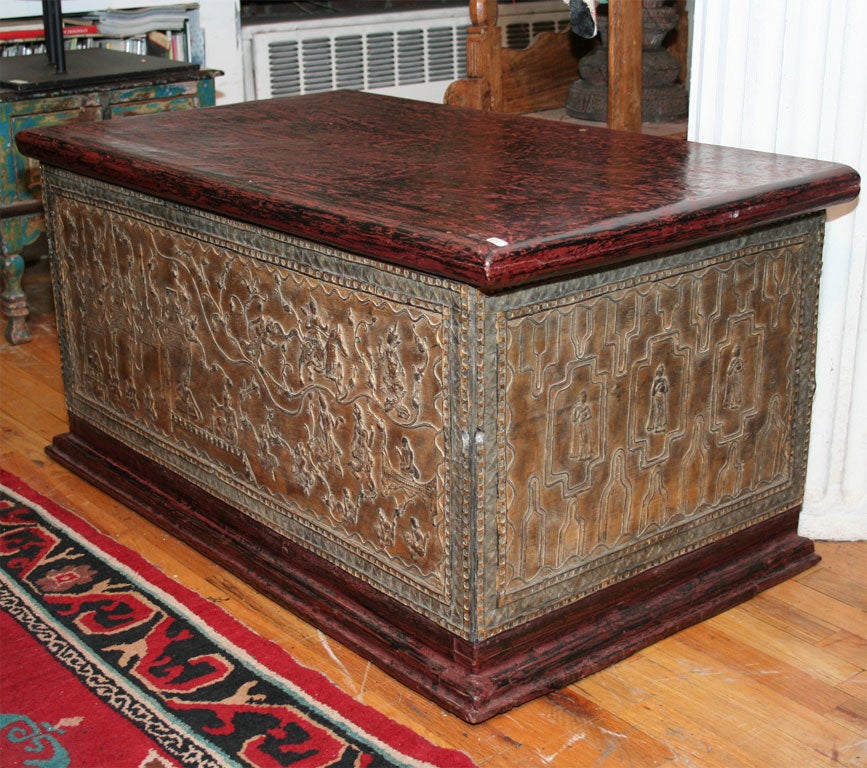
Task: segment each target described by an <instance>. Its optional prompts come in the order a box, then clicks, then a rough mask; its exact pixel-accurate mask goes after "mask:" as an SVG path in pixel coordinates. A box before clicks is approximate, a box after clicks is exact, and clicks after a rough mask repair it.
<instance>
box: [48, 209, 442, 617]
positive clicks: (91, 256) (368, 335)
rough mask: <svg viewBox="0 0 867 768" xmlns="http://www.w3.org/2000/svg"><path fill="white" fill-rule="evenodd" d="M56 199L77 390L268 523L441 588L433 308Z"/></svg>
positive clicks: (360, 566)
mask: <svg viewBox="0 0 867 768" xmlns="http://www.w3.org/2000/svg"><path fill="white" fill-rule="evenodd" d="M58 209H59V218H58V221H59V222H60V231H59V232H58V233H57V236H56V238H55V241H56V243H57V247H63V248H65V249H68V250H69V251H72V252H74V253H75V254H76V255H74V256H73V257H72V258H70V259H69V260H67V262H68V263H73V262H74V263H76V264H77V265H78V267H77V269H76V270H75V271H74V272H64V273H63V275H62V280H63V282H64V287H63V292H64V294H65V296H66V297H67V299H66V300H65V302H64V311H65V312H66V313H67V315H68V318H67V319H68V323H69V327H70V328H71V329H73V331H72V332H73V333H74V334H75V343H74V344H73V345H72V346H71V351H70V354H72V355H75V356H76V357H77V358H78V359H77V360H75V365H74V366H73V367H74V370H75V371H76V381H75V386H74V388H73V398H74V399H75V400H76V402H77V403H79V404H80V406H81V407H87V408H89V409H91V410H92V411H93V412H96V413H101V414H102V418H101V424H102V426H103V427H104V428H105V429H106V430H111V429H112V425H113V424H118V423H122V424H123V425H124V429H126V430H127V431H129V430H132V431H134V432H135V433H137V434H139V435H140V436H141V440H140V443H141V444H140V445H139V446H138V448H139V450H149V451H154V450H157V451H160V452H162V453H163V454H165V455H167V456H169V457H171V458H170V460H171V463H172V464H173V466H174V468H175V469H177V470H178V471H182V472H184V474H186V475H187V476H188V477H190V478H191V479H193V480H194V481H196V480H197V478H202V477H210V476H216V477H218V478H219V479H220V481H221V482H222V483H223V484H225V486H227V487H229V488H232V487H237V488H239V489H243V493H245V494H248V495H249V496H251V497H252V498H254V499H257V500H258V502H259V503H258V504H256V505H253V506H251V507H250V509H249V512H250V514H253V515H254V516H255V517H256V518H257V519H259V520H260V521H261V522H265V523H266V524H267V525H268V526H269V527H271V528H273V529H275V530H278V531H280V532H284V533H291V534H293V535H295V536H300V537H305V538H306V539H308V540H310V541H312V542H314V545H315V542H316V541H320V542H321V541H326V542H338V543H339V544H340V545H341V546H342V548H343V549H340V548H337V549H331V550H329V552H327V553H324V554H326V555H327V556H330V557H343V561H344V562H343V564H344V565H345V567H347V568H349V569H352V570H354V571H355V572H361V573H362V574H363V572H364V562H365V561H368V562H369V561H375V565H376V568H378V569H381V570H382V572H383V573H386V574H388V578H390V579H393V580H396V581H397V582H398V583H400V582H403V583H404V584H405V585H412V586H413V588H415V589H417V590H419V591H423V592H424V593H425V594H426V595H428V596H429V597H432V598H433V599H434V600H437V601H439V602H442V603H445V602H447V601H448V600H449V599H450V594H449V592H450V572H449V571H450V558H449V557H448V544H447V535H448V509H447V507H446V503H445V499H446V498H447V494H448V483H449V477H448V473H447V467H446V461H445V458H446V456H447V453H448V450H449V448H448V445H447V441H448V440H449V430H448V429H446V428H445V425H447V424H448V423H449V409H450V403H449V402H448V399H447V398H444V397H443V395H442V392H443V390H444V387H445V384H444V381H445V380H446V379H447V378H448V376H449V371H448V356H447V354H446V347H447V337H446V333H447V324H448V323H447V319H445V318H444V310H443V309H442V308H441V307H440V308H434V307H433V305H430V306H426V305H425V304H424V303H423V302H421V301H413V302H409V301H400V300H398V299H397V298H394V297H390V296H389V295H387V292H385V291H380V292H377V291H375V290H373V289H370V288H367V289H366V290H351V289H350V288H349V287H348V286H346V285H344V284H341V279H340V278H338V277H335V276H333V275H328V274H326V273H324V272H322V271H319V272H317V270H314V269H306V270H302V269H297V268H289V267H287V266H281V265H280V263H279V262H278V260H277V259H276V258H275V259H272V263H270V264H264V265H263V263H262V262H261V261H258V262H256V263H254V259H253V258H251V254H250V253H244V250H243V248H241V247H240V246H236V245H233V244H232V243H228V242H220V241H219V240H218V239H215V238H214V237H209V236H200V235H197V234H196V233H195V232H193V231H192V230H190V231H188V233H187V234H185V235H178V234H177V233H175V232H170V231H169V230H168V229H164V228H162V227H160V226H159V224H158V222H156V221H150V220H145V218H144V217H142V218H140V217H138V216H137V215H130V214H129V213H128V212H126V211H123V210H118V211H116V212H113V213H112V212H111V209H105V208H97V207H94V206H91V205H89V204H87V202H86V201H79V200H76V199H73V198H72V197H64V196H61V197H59V199H58ZM293 247H295V248H300V247H301V246H300V245H295V246H293ZM78 254H82V255H78ZM344 282H345V281H344ZM153 446H156V448H154V447H153ZM239 495H240V494H239ZM290 521H291V523H292V524H294V525H295V527H294V528H292V527H291V526H290ZM299 522H300V527H299V525H298V523H299ZM305 530H306V531H308V533H305V532H304V531H305ZM317 537H318V539H317ZM320 553H323V552H322V549H321V547H320ZM335 553H337V554H335ZM340 553H345V554H342V555H341V554H340Z"/></svg>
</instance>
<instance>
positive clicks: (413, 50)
mask: <svg viewBox="0 0 867 768" xmlns="http://www.w3.org/2000/svg"><path fill="white" fill-rule="evenodd" d="M529 6H530V7H528V4H522V5H521V6H520V7H517V6H515V7H514V8H516V10H512V8H510V7H509V6H503V10H501V13H500V24H501V26H502V27H503V30H504V33H503V34H504V40H503V43H504V45H507V46H508V47H510V48H523V47H526V46H527V45H529V44H530V42H531V41H532V39H533V38H534V37H535V36H536V35H538V34H541V33H542V32H553V31H558V32H559V31H562V30H564V29H566V28H567V27H568V24H569V15H568V9H566V7H565V6H564V5H563V4H562V3H561V2H559V0H556V2H553V3H552V2H549V1H543V2H540V3H538V4H534V3H531V4H529ZM324 24H325V22H323V21H322V20H318V21H316V22H311V23H296V24H292V25H287V27H286V29H285V30H281V29H278V28H271V29H268V30H265V31H260V32H256V31H255V30H254V31H252V32H249V31H247V37H248V38H249V40H250V43H249V45H250V53H251V55H252V57H253V60H254V73H253V75H254V76H253V77H252V80H253V81H254V83H253V85H254V88H255V93H254V94H251V96H253V97H255V98H270V97H274V96H295V95H300V94H304V93H317V92H321V91H329V90H334V89H337V88H350V89H356V90H371V91H377V90H379V91H383V90H384V91H389V90H395V89H406V88H407V87H412V86H423V85H425V84H430V83H443V84H445V83H448V82H451V81H454V80H458V79H460V78H463V77H466V38H467V25H468V24H469V18H468V17H467V15H466V12H465V11H464V10H462V9H460V10H456V9H446V10H444V11H443V12H427V13H422V12H419V13H412V12H408V13H393V14H387V15H385V14H383V15H379V16H376V17H369V16H367V17H356V18H355V19H352V20H347V19H345V18H344V19H341V20H332V21H331V22H330V25H329V26H325V25H324ZM266 73H267V76H266V77H263V75H264V74H266Z"/></svg>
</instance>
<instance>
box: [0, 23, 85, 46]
mask: <svg viewBox="0 0 867 768" xmlns="http://www.w3.org/2000/svg"><path fill="white" fill-rule="evenodd" d="M97 34H99V27H97V26H96V25H95V24H86V25H77V26H74V27H64V28H63V36H64V37H81V36H82V35H97ZM44 38H45V30H44V29H0V41H3V42H13V41H17V40H42V39H44Z"/></svg>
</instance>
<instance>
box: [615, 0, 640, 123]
mask: <svg viewBox="0 0 867 768" xmlns="http://www.w3.org/2000/svg"><path fill="white" fill-rule="evenodd" d="M641 10H642V3H641V0H612V2H611V3H609V4H608V127H609V128H614V129H616V130H623V131H640V130H641V94H642V82H641V38H642V25H641Z"/></svg>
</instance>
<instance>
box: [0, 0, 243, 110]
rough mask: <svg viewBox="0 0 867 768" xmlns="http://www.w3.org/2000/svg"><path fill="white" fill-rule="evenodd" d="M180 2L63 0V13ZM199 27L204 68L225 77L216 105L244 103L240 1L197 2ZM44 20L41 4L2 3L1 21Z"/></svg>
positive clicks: (37, 1)
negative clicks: (202, 42)
mask: <svg viewBox="0 0 867 768" xmlns="http://www.w3.org/2000/svg"><path fill="white" fill-rule="evenodd" d="M178 4H180V3H179V0H63V3H62V7H63V13H64V15H66V14H75V13H84V12H86V11H98V10H104V9H106V8H112V9H114V10H122V9H126V8H142V7H147V6H152V5H178ZM198 4H199V25H200V26H201V27H202V29H203V30H204V33H205V66H206V67H210V68H212V69H221V70H222V71H223V72H224V73H225V74H224V75H223V76H222V77H219V78H217V80H216V90H217V103H218V104H228V103H231V102H235V101H243V100H244V68H243V63H242V60H241V11H240V8H241V3H240V0H198ZM27 16H39V17H41V16H42V0H2V2H0V18H3V19H11V18H23V17H27Z"/></svg>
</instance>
